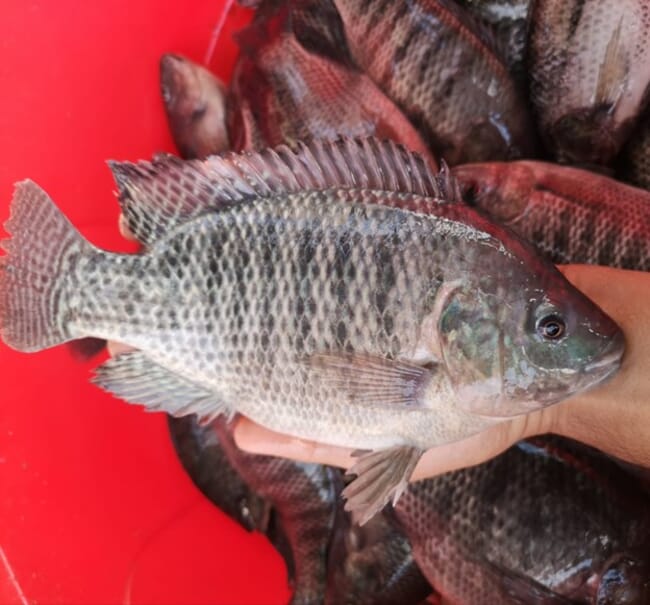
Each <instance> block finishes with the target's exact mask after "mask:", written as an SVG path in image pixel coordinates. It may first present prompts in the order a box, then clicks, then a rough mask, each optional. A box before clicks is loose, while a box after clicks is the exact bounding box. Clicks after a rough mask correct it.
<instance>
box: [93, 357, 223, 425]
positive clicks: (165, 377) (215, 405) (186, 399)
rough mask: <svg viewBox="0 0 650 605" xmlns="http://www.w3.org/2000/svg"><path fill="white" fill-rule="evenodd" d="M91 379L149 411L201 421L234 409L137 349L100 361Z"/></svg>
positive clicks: (103, 387)
mask: <svg viewBox="0 0 650 605" xmlns="http://www.w3.org/2000/svg"><path fill="white" fill-rule="evenodd" d="M92 382H93V383H94V384H96V385H97V386H99V387H100V388H102V389H104V390H105V391H108V392H109V393H112V394H113V395H115V396H116V397H119V398H120V399H124V400H125V401H128V402H129V403H137V404H140V405H143V406H144V407H145V408H146V409H147V410H149V411H152V412H167V413H168V414H171V415H172V416H187V415H188V414H196V415H197V416H198V417H199V419H201V420H202V421H205V422H207V421H210V420H213V419H214V418H216V417H217V416H218V415H219V414H226V415H228V416H232V415H233V413H234V410H232V409H231V408H230V407H229V406H226V405H224V404H223V402H221V401H220V399H219V397H218V396H217V395H216V394H215V393H214V392H211V391H209V390H208V389H205V388H204V387H202V386H200V385H196V384H194V383H192V382H191V381H189V380H186V379H185V378H183V377H182V376H178V375H177V374H175V373H174V372H171V371H170V370H168V369H167V368H164V367H163V366H161V365H158V364H157V363H156V362H154V361H152V360H151V359H149V358H148V357H147V356H146V355H145V354H144V353H143V352H141V351H131V352H128V353H123V354H121V355H118V356H117V357H113V358H112V359H110V360H108V361H107V362H105V363H103V364H102V365H100V366H99V367H98V368H97V370H96V371H95V376H93V378H92Z"/></svg>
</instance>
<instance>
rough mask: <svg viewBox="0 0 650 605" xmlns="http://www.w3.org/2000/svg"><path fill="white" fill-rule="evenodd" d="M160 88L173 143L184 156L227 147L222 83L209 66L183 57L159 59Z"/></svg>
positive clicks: (195, 156) (196, 155) (218, 151)
mask: <svg viewBox="0 0 650 605" xmlns="http://www.w3.org/2000/svg"><path fill="white" fill-rule="evenodd" d="M160 88H161V92H162V98H163V102H164V105H165V111H166V113H167V120H168V123H169V129H170V131H171V133H172V137H173V138H174V144H175V145H176V148H177V149H178V151H179V152H180V154H181V156H182V157H184V158H205V157H207V156H209V155H212V154H214V153H221V152H222V151H226V150H227V149H228V148H229V147H230V143H229V140H228V131H227V129H226V87H225V85H224V84H223V82H221V80H219V78H217V77H216V76H215V75H214V74H212V73H211V72H210V71H209V70H207V69H206V68H205V67H202V66H201V65H198V64H197V63H194V62H193V61H190V60H189V59H187V58H185V57H181V56H179V55H174V54H169V53H168V54H165V55H163V56H162V57H161V59H160Z"/></svg>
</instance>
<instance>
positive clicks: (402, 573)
mask: <svg viewBox="0 0 650 605" xmlns="http://www.w3.org/2000/svg"><path fill="white" fill-rule="evenodd" d="M338 512H339V516H338V518H337V522H336V524H335V528H334V532H333V536H332V540H331V545H330V549H329V553H328V560H329V565H328V576H327V593H326V595H325V604H326V605H409V604H413V605H415V604H416V603H421V602H423V601H424V600H425V599H426V598H427V597H428V596H429V595H430V594H431V593H432V588H431V586H429V583H428V582H427V581H426V579H425V578H424V576H423V575H422V572H420V570H419V568H418V566H417V564H416V563H415V561H414V559H413V552H412V549H411V545H410V543H409V541H408V538H407V537H406V536H405V535H404V533H403V532H402V531H401V530H400V529H399V528H398V527H397V526H396V522H395V520H393V519H392V518H391V517H392V514H391V513H390V511H388V510H385V511H383V512H382V513H380V514H378V515H376V516H375V517H373V518H372V519H371V520H370V521H369V522H368V523H366V524H365V525H364V526H362V527H360V526H359V525H356V524H355V523H354V522H353V520H352V518H351V516H350V515H349V514H348V513H346V512H345V511H344V510H342V507H341V508H339V511H338Z"/></svg>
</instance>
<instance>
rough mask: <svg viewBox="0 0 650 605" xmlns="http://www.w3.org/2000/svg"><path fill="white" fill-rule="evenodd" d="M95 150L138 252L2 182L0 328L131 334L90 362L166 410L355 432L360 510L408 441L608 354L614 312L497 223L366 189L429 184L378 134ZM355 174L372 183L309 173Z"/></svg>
mask: <svg viewBox="0 0 650 605" xmlns="http://www.w3.org/2000/svg"><path fill="white" fill-rule="evenodd" d="M317 158H318V160H317ZM336 166H339V168H341V169H342V172H341V174H340V176H339V177H335V176H334V175H333V173H332V171H333V170H334V169H335V167H336ZM380 166H383V167H384V170H378V168H379V167H380ZM406 166H408V171H407V170H406ZM390 167H392V170H391V168H390ZM112 168H113V171H114V172H115V174H116V177H117V179H118V187H119V188H120V190H121V193H120V198H121V202H122V204H123V211H124V214H125V216H126V218H127V221H129V226H130V227H131V230H132V232H133V233H134V234H135V235H136V237H140V239H141V241H142V242H143V243H145V244H147V248H146V251H145V252H143V253H141V254H139V255H117V254H111V253H108V252H104V251H101V250H98V249H96V248H94V247H93V246H92V245H91V244H89V243H88V242H86V241H85V240H83V239H82V238H81V236H80V235H79V234H78V233H77V232H76V231H75V230H74V229H73V228H72V226H71V225H70V224H69V223H68V222H67V220H66V219H65V217H63V216H62V215H61V214H60V212H59V211H58V210H57V209H56V206H54V204H53V202H52V201H51V200H50V199H49V198H48V197H47V195H46V194H45V193H44V192H43V191H42V190H41V189H39V188H38V187H37V186H36V185H35V184H33V183H31V182H26V183H23V184H22V185H19V186H18V188H17V191H16V195H15V196H14V201H13V203H12V218H11V220H10V221H9V222H8V223H7V229H8V231H9V232H10V233H13V234H14V236H13V238H11V239H10V240H6V241H5V242H4V247H5V248H6V249H7V250H8V252H9V255H8V256H7V257H6V258H3V271H2V273H1V276H2V278H1V280H0V311H1V313H0V315H1V316H2V317H3V324H2V329H1V334H2V338H3V340H4V341H5V342H6V343H7V344H8V345H9V346H12V347H14V348H16V349H19V350H24V351H34V350H40V349H42V348H46V347H48V346H54V345H55V344H57V343H60V342H65V341H67V340H72V339H75V338H81V337H84V336H95V337H100V338H107V339H112V340H117V341H119V342H122V343H124V344H126V345H129V346H130V347H133V348H134V349H136V351H134V352H129V353H125V354H122V355H120V356H118V357H116V358H114V359H112V360H110V361H108V362H106V363H105V364H104V365H102V366H100V367H99V368H98V370H97V374H96V376H95V378H94V381H95V382H96V383H97V384H98V385H100V386H102V387H103V388H105V389H106V390H108V391H111V392H113V393H115V394H116V395H117V396H119V397H122V398H123V399H126V400H130V401H133V402H137V403H141V404H144V405H145V406H147V408H148V409H154V410H159V409H163V410H165V411H167V412H170V413H172V414H175V415H186V414H190V413H196V414H198V415H199V416H202V417H205V418H212V417H216V416H218V415H220V414H226V415H232V414H233V413H235V412H239V413H241V414H243V415H245V416H247V417H249V418H251V419H253V420H254V421H256V422H258V423H260V424H262V425H263V426H266V427H268V428H270V429H273V430H276V431H279V432H283V433H288V434H291V435H295V436H297V437H302V438H306V439H313V440H317V441H321V442H324V443H329V444H332V445H340V446H345V447H351V448H356V449H365V450H369V453H366V454H364V455H363V456H361V457H360V458H359V460H358V462H357V463H356V464H355V466H354V467H353V468H352V469H351V472H353V473H355V474H357V475H358V479H357V480H356V481H353V482H352V483H351V484H350V485H349V486H348V487H347V488H346V489H345V491H344V495H345V496H346V498H347V499H348V506H349V507H350V509H351V510H354V511H355V514H357V515H358V518H360V519H361V520H362V521H366V520H368V519H369V518H370V517H371V516H372V515H373V514H374V513H375V512H377V510H379V509H380V508H381V507H383V505H384V504H386V503H387V501H388V500H389V499H391V498H392V499H396V498H397V497H398V496H399V493H400V491H401V490H403V489H404V487H405V485H406V481H407V479H408V477H409V476H410V474H411V472H412V470H413V468H414V467H415V464H416V463H417V460H418V459H419V457H420V455H421V454H422V452H423V451H424V450H426V449H428V448H430V447H432V446H434V445H437V444H441V443H446V442H451V441H455V440H459V439H462V438H463V437H466V436H468V435H471V434H473V433H476V432H478V431H480V430H482V429H484V428H486V427H487V426H490V425H492V424H494V423H495V422H499V421H502V420H503V419H504V418H507V417H509V416H514V415H518V414H523V413H526V412H529V411H532V410H534V409H539V408H540V407H543V406H547V405H551V404H553V403H556V402H558V401H560V400H562V399H564V398H566V397H568V396H570V395H572V394H574V393H576V392H579V391H582V390H584V389H587V388H590V387H593V386H594V385H596V384H599V383H600V382H602V381H603V380H605V379H606V378H608V377H609V376H611V375H612V374H613V373H614V372H615V371H616V370H617V369H618V367H619V365H620V359H621V356H622V354H623V350H624V339H623V336H622V333H621V332H620V330H619V328H618V327H617V326H616V324H615V323H614V322H613V321H612V320H611V319H610V318H609V317H608V316H607V315H605V314H604V313H603V312H602V311H601V310H600V309H599V308H598V307H596V306H595V305H594V304H593V303H592V302H591V301H589V300H588V299H587V298H586V297H584V296H583V295H582V294H580V293H579V292H578V291H577V290H575V289H574V288H573V287H572V286H571V285H570V284H569V283H568V282H567V281H566V280H565V279H564V277H563V276H562V275H561V274H560V273H559V272H558V271H557V270H556V269H555V267H553V266H552V265H551V264H549V263H546V262H545V261H543V260H542V259H540V258H539V257H538V256H537V255H536V254H535V253H534V252H533V251H532V249H531V248H529V247H528V246H527V245H525V244H524V243H523V242H521V241H519V240H518V239H517V238H516V237H515V236H514V235H512V234H511V233H510V232H509V231H506V230H504V229H503V228H501V227H500V226H498V225H497V224H495V223H492V222H490V221H489V220H487V219H485V218H484V217H483V216H482V215H481V214H479V213H477V212H476V211H475V210H474V209H472V208H470V207H468V206H466V205H464V204H462V203H443V202H442V201H440V200H435V198H426V197H423V196H422V195H418V194H416V193H406V192H404V191H401V192H395V191H392V192H391V191H390V190H388V189H386V188H383V187H384V186H383V185H382V183H383V181H384V180H388V181H390V182H397V181H398V180H399V179H404V180H405V181H406V180H412V179H415V180H414V181H412V183H413V189H415V190H426V189H427V188H428V187H431V188H434V189H435V188H438V189H439V191H441V187H442V185H441V186H440V187H438V186H437V185H436V184H435V183H436V181H435V178H434V177H433V176H432V175H431V173H429V172H428V169H427V168H426V164H424V163H423V162H422V159H421V158H418V157H417V156H413V155H412V154H409V153H408V152H406V151H405V150H403V149H402V148H396V147H395V146H394V145H392V144H380V143H378V142H373V141H356V142H355V141H343V142H340V143H338V144H323V143H313V144H311V146H309V145H307V146H303V147H302V148H300V149H299V150H298V151H291V150H288V149H286V148H281V149H279V150H273V151H268V152H267V153H266V154H264V153H262V154H252V155H248V156H246V155H239V156H237V155H230V156H226V157H220V156H212V157H211V158H209V159H208V160H206V161H201V162H199V161H195V162H191V161H188V162H183V161H181V160H178V159H175V158H169V157H162V158H159V159H158V160H157V162H155V163H153V164H151V163H150V164H146V163H144V164H139V165H137V166H133V165H129V164H127V165H122V166H120V165H116V164H113V165H112ZM210 175H212V176H210ZM219 175H220V176H219ZM244 177H246V178H244ZM416 177H417V178H416ZM357 179H365V181H366V183H367V187H368V188H365V189H364V188H354V187H352V188H349V186H348V188H322V185H321V186H320V187H318V186H317V187H316V188H310V187H314V186H315V184H316V183H321V184H322V183H323V181H326V182H338V183H341V182H344V181H345V182H347V183H349V182H359V181H357ZM375 181H376V182H375ZM310 183H313V184H312V185H310ZM372 187H375V188H374V189H373V188H372ZM257 192H260V193H262V192H264V193H263V194H262V195H259V194H258V193H257ZM161 196H162V197H161ZM233 196H238V199H239V201H234V199H233ZM378 200H380V201H381V204H379V203H377V201H378ZM408 208H411V209H408ZM419 208H426V213H423V212H421V211H419V210H418V209H419ZM40 220H45V221H46V222H45V223H41V222H40ZM35 224H36V225H38V226H40V227H41V229H45V230H46V233H45V234H41V235H47V238H45V239H43V241H48V242H50V243H49V244H43V245H44V246H46V249H45V250H41V249H40V248H38V247H37V246H34V239H35V238H34V237H33V236H32V233H34V231H33V229H35V227H34V225H35ZM147 238H150V240H151V241H148V239H147ZM48 245H49V246H50V248H47V246H48ZM39 253H42V255H41V257H40V260H39V257H38V256H37V255H38V254H39ZM52 262H54V263H57V264H56V265H55V266H56V267H57V271H53V270H52V269H51V265H50V264H51V263H52ZM41 267H47V269H44V268H41ZM54 301H56V302H54ZM365 474H368V476H369V477H373V478H374V479H375V481H374V482H373V481H365V477H364V475H365ZM369 494H372V495H371V496H369Z"/></svg>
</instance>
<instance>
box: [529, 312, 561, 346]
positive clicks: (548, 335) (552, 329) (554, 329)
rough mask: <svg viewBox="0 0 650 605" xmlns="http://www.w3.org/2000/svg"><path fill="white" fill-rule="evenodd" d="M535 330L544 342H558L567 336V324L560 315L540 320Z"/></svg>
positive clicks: (554, 314)
mask: <svg viewBox="0 0 650 605" xmlns="http://www.w3.org/2000/svg"><path fill="white" fill-rule="evenodd" d="M535 329H536V330H537V334H539V335H540V336H541V337H542V338H543V339H544V340H550V341H556V340H560V339H561V338H562V337H563V336H564V335H565V334H566V323H565V322H564V319H562V318H561V317H560V316H559V315H557V314H556V313H551V314H550V315H545V316H544V317H542V318H540V319H539V320H538V321H537V325H536V326H535Z"/></svg>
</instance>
